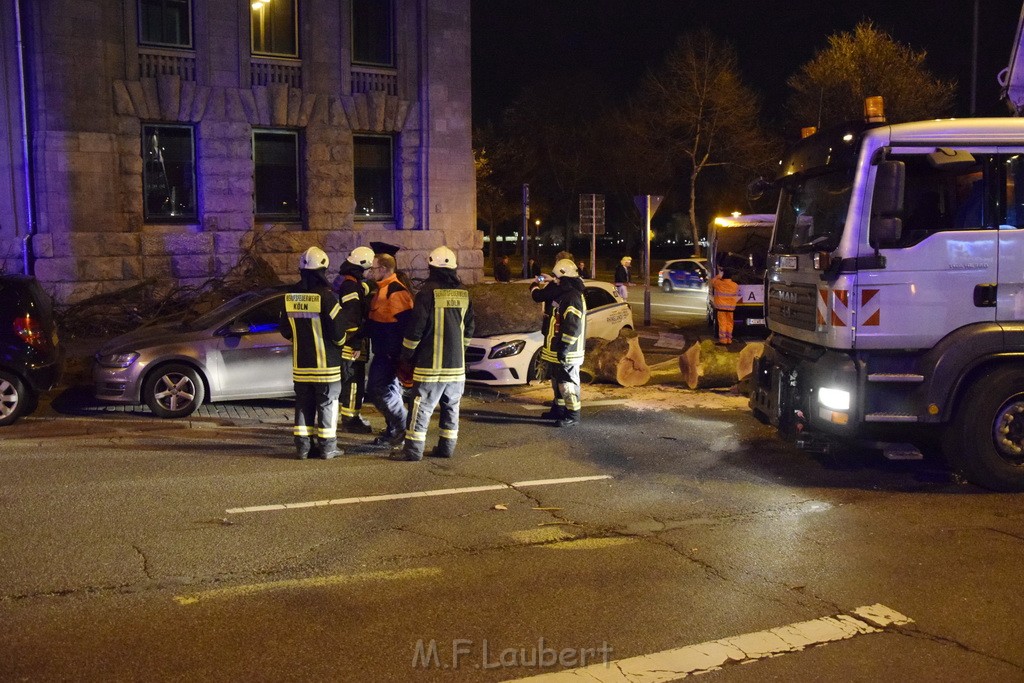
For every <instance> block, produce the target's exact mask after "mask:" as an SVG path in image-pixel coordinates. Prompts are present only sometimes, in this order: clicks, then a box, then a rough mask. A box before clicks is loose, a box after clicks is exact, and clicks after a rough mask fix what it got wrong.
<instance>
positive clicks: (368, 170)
mask: <svg viewBox="0 0 1024 683" xmlns="http://www.w3.org/2000/svg"><path fill="white" fill-rule="evenodd" d="M393 142H394V141H393V140H392V138H391V137H388V136H384V135H355V136H353V138H352V143H353V146H354V148H355V149H354V154H353V156H354V159H355V169H354V170H355V173H354V176H355V178H354V179H355V195H356V218H357V219H359V218H361V219H389V220H390V219H392V218H394V215H395V213H394V195H395V191H394V187H395V164H394V144H393Z"/></svg>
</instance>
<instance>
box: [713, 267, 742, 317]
mask: <svg viewBox="0 0 1024 683" xmlns="http://www.w3.org/2000/svg"><path fill="white" fill-rule="evenodd" d="M708 286H710V287H711V292H712V298H711V303H712V305H713V306H714V307H715V310H716V311H735V310H736V304H737V303H739V300H740V286H739V285H738V284H736V283H735V282H733V281H732V280H728V279H726V278H724V277H722V276H721V275H716V276H714V277H713V278H711V282H709V283H708Z"/></svg>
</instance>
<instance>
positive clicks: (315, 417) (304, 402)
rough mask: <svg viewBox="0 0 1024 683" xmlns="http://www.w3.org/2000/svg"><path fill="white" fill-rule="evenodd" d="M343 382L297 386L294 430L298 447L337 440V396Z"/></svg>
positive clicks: (302, 383) (306, 383)
mask: <svg viewBox="0 0 1024 683" xmlns="http://www.w3.org/2000/svg"><path fill="white" fill-rule="evenodd" d="M340 393H341V382H295V429H294V430H293V432H292V433H293V434H294V435H295V439H296V442H297V443H301V444H309V443H311V439H313V438H314V437H315V438H317V439H319V441H320V442H323V441H325V440H329V439H336V438H338V395H339V394H340Z"/></svg>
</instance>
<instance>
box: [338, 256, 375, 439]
mask: <svg viewBox="0 0 1024 683" xmlns="http://www.w3.org/2000/svg"><path fill="white" fill-rule="evenodd" d="M371 265H373V250H372V249H370V248H369V247H356V248H355V249H353V250H352V251H351V252H350V253H349V255H348V258H346V259H345V261H344V262H343V263H342V264H341V267H340V268H339V269H338V277H336V278H335V279H334V291H335V293H336V294H337V295H338V301H339V303H340V304H341V318H342V321H343V323H344V325H345V345H344V346H343V347H342V349H341V398H340V399H339V404H340V407H339V412H340V413H341V420H342V426H343V427H344V428H345V430H346V431H349V432H351V433H353V434H369V433H370V432H372V431H373V427H371V426H370V423H369V422H368V421H367V420H366V418H364V417H363V416H362V415H360V414H359V411H360V410H361V409H362V407H363V394H364V393H365V391H366V361H367V359H368V357H369V355H370V349H369V340H368V339H367V338H366V336H365V334H364V330H363V328H364V327H365V323H366V316H367V314H368V312H369V308H370V297H371V296H372V294H373V292H375V291H376V289H377V283H375V282H373V281H372V280H367V279H366V277H365V273H366V269H367V268H369V267H370V266H371Z"/></svg>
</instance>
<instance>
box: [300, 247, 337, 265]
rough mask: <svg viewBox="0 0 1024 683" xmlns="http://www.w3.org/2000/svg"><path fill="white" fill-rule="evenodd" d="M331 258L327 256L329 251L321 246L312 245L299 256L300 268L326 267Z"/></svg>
mask: <svg viewBox="0 0 1024 683" xmlns="http://www.w3.org/2000/svg"><path fill="white" fill-rule="evenodd" d="M330 262H331V260H330V259H329V258H327V253H326V252H325V251H324V250H323V249H321V248H320V247H310V248H309V249H307V250H306V251H304V252H302V256H300V257H299V268H300V269H302V270H320V269H321V268H326V267H327V264H329V263H330Z"/></svg>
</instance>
